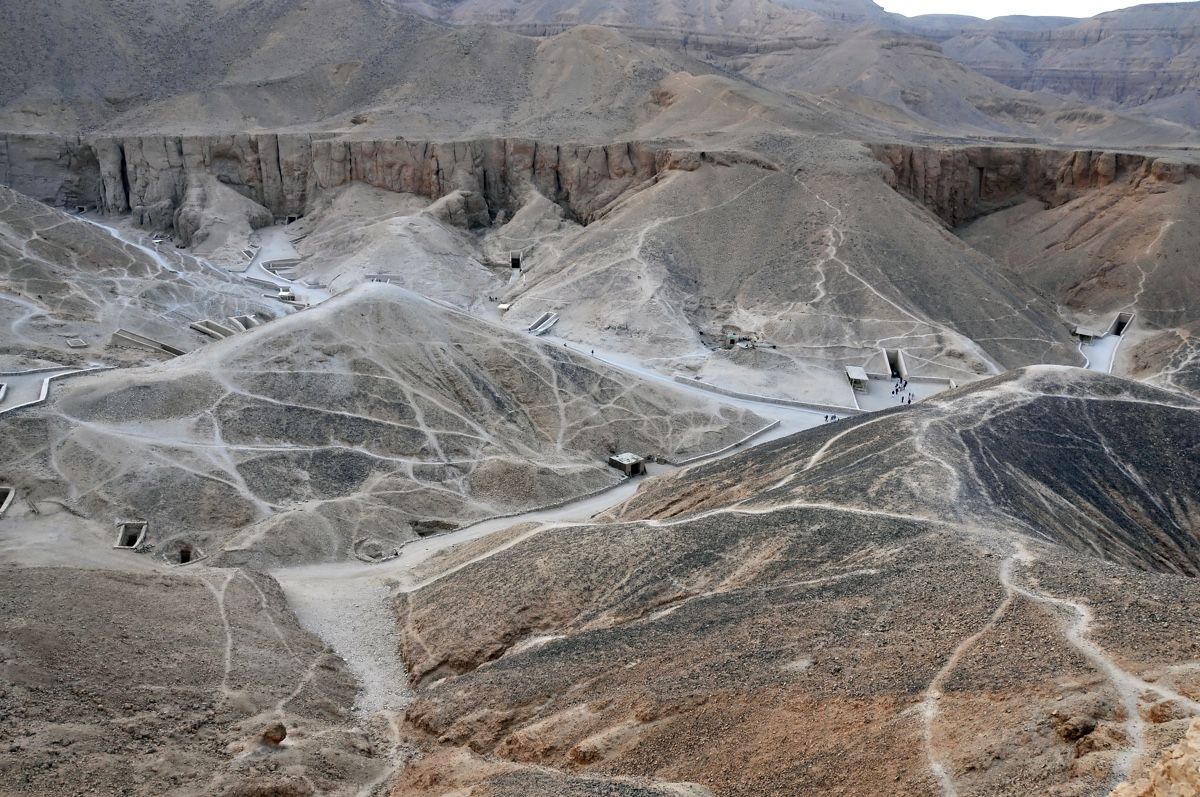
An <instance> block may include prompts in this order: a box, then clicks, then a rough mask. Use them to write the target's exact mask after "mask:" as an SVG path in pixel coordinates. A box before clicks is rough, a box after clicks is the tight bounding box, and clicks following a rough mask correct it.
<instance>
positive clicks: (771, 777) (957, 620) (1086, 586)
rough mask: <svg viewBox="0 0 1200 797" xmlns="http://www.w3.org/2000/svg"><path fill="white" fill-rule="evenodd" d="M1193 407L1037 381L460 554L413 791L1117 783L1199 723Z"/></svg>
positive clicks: (694, 473)
mask: <svg viewBox="0 0 1200 797" xmlns="http://www.w3.org/2000/svg"><path fill="white" fill-rule="evenodd" d="M1196 411H1197V405H1196V404H1194V403H1193V402H1190V401H1187V400H1180V399H1179V398H1177V397H1176V396H1174V395H1171V394H1166V393H1161V392H1157V391H1153V390H1147V389H1143V388H1135V387H1132V386H1130V385H1129V384H1128V383H1125V382H1122V381H1120V380H1116V379H1112V378H1109V377H1099V376H1088V375H1086V374H1085V372H1082V371H1077V370H1069V369H1068V370H1063V369H1043V370H1036V371H1030V372H1026V373H1023V374H1015V375H1012V376H1009V377H1004V378H1001V379H997V380H994V381H992V382H989V383H983V384H981V385H979V386H978V387H976V388H974V389H970V390H967V391H964V392H960V393H959V394H957V395H954V396H947V397H946V398H945V399H944V400H942V401H938V402H935V403H933V404H929V405H927V406H925V407H923V408H922V409H920V410H906V411H895V412H890V413H885V414H881V415H879V416H875V417H872V418H870V419H864V420H860V421H852V422H846V423H842V424H835V425H834V426H832V427H827V428H824V429H822V430H814V431H813V432H810V433H807V434H804V435H799V436H796V437H793V438H789V439H786V440H781V441H778V442H776V443H773V444H770V445H769V446H768V447H766V448H762V449H759V450H756V451H755V452H753V453H752V454H749V455H746V456H742V457H734V458H731V459H729V460H726V461H723V462H721V463H719V464H714V465H708V466H699V467H697V468H695V469H691V470H687V471H684V472H681V473H678V474H673V475H672V476H670V477H668V478H665V479H656V480H654V481H652V482H650V483H648V484H647V485H646V487H645V489H643V490H642V491H641V492H640V493H639V494H638V495H637V496H636V497H635V498H634V499H633V500H632V501H630V502H628V503H627V504H626V505H625V506H623V507H622V508H621V509H620V510H618V511H617V512H615V513H613V515H612V516H611V517H609V518H605V519H603V520H601V521H597V522H593V523H591V524H587V525H582V526H575V527H570V528H560V529H554V528H551V529H546V530H544V531H542V532H541V533H537V534H533V535H526V536H525V537H524V538H522V540H521V541H520V542H519V543H517V544H515V545H508V546H501V547H497V548H495V549H494V550H493V551H491V552H488V551H487V550H486V548H477V549H476V550H475V551H473V552H472V555H473V561H474V562H475V563H474V564H473V565H472V566H470V567H468V568H465V569H463V568H453V567H452V565H453V564H454V561H453V560H448V561H446V562H445V563H443V564H442V565H441V567H442V569H447V568H450V569H449V570H448V572H447V573H446V575H445V576H444V577H442V578H440V579H438V580H435V581H433V583H432V584H430V585H429V586H427V587H426V588H424V589H422V590H420V591H419V592H415V593H411V594H409V595H407V596H405V597H404V598H403V599H402V600H401V601H400V603H399V604H398V615H399V617H400V618H401V622H402V624H403V628H404V634H405V639H404V646H403V651H404V656H405V659H406V661H407V662H408V664H409V666H410V668H411V670H412V673H413V678H414V682H415V685H416V699H415V702H414V703H413V704H412V706H411V707H410V709H409V711H408V719H409V721H410V722H412V723H413V724H415V725H416V726H417V729H418V732H419V735H420V737H419V738H422V739H424V740H425V741H424V742H422V744H423V745H424V746H425V747H426V748H427V750H428V752H427V757H426V758H425V760H424V761H423V762H422V763H420V764H417V765H415V766H413V767H410V768H409V769H408V770H407V771H406V773H405V775H404V777H402V778H401V779H400V781H399V783H398V785H397V787H396V788H394V789H393V794H395V795H418V794H420V795H423V794H436V793H443V792H442V791H440V790H443V789H445V788H462V789H467V788H471V789H478V790H480V791H481V792H482V793H497V794H505V793H509V792H507V791H505V789H506V788H509V786H507V785H506V784H511V783H513V782H514V780H515V779H519V778H525V779H529V778H533V777H535V773H540V774H537V775H536V776H537V777H540V778H543V779H549V780H548V781H547V783H553V784H554V785H555V787H561V788H562V789H564V790H566V791H567V792H568V793H573V792H572V791H571V789H572V788H573V786H572V784H574V783H578V782H579V780H580V779H586V780H589V781H591V782H592V783H593V784H596V783H597V782H599V783H603V784H604V785H603V786H600V785H594V786H593V788H607V789H613V790H619V789H631V790H630V791H629V793H631V794H633V793H647V794H651V793H653V794H657V793H676V794H679V793H685V794H705V793H710V791H711V793H719V794H762V793H764V791H767V792H777V793H800V794H806V793H826V792H829V791H837V792H839V793H843V794H855V795H856V794H863V795H865V794H879V793H885V792H890V793H905V794H914V795H916V794H940V793H945V792H946V791H947V790H952V791H954V792H957V793H959V794H980V795H982V794H991V795H1000V794H1005V795H1008V794H1011V795H1017V794H1031V793H1045V792H1049V793H1057V794H1072V795H1085V794H1096V793H1103V792H1104V791H1105V790H1106V788H1111V787H1112V786H1113V785H1115V783H1116V782H1118V781H1120V780H1121V779H1122V778H1124V777H1125V776H1127V775H1129V774H1131V773H1133V772H1135V771H1141V767H1143V766H1148V765H1150V764H1151V763H1153V761H1154V760H1155V758H1156V757H1157V753H1158V751H1159V750H1160V749H1162V748H1163V747H1164V746H1166V745H1169V744H1172V743H1174V741H1175V740H1177V739H1178V738H1179V737H1180V735H1181V734H1182V733H1183V732H1184V730H1185V729H1186V728H1187V725H1188V719H1187V718H1188V717H1189V716H1192V715H1194V714H1195V713H1196V712H1197V711H1200V703H1198V702H1197V701H1196V694H1197V693H1196V688H1197V684H1196V681H1195V676H1196V673H1195V669H1194V668H1193V667H1191V666H1190V664H1189V662H1190V661H1192V660H1193V659H1194V658H1195V657H1196V655H1197V648H1196V639H1197V638H1198V637H1197V636H1196V631H1197V630H1198V629H1197V628H1196V626H1195V619H1194V617H1195V615H1194V613H1192V612H1191V611H1190V610H1189V607H1190V606H1192V605H1194V604H1195V602H1196V601H1197V600H1198V599H1200V594H1198V593H1197V587H1196V584H1197V582H1196V581H1195V579H1194V578H1188V577H1184V576H1183V574H1191V575H1194V574H1195V573H1196V572H1197V568H1198V566H1200V538H1197V536H1196V534H1195V528H1196V510H1197V508H1196V506H1195V503H1194V500H1193V499H1192V497H1191V496H1192V495H1193V494H1194V491H1195V489H1196V486H1197V485H1196V484H1195V477H1196V473H1197V472H1200V470H1198V469H1197V467H1196V463H1195V462H1193V461H1192V459H1191V457H1192V454H1191V453H1185V452H1191V451H1193V450H1194V446H1192V445H1191V444H1184V445H1182V446H1177V447H1174V450H1175V451H1176V452H1178V453H1179V454H1180V455H1182V457H1183V458H1182V459H1180V458H1179V457H1178V456H1170V457H1166V456H1158V454H1157V452H1161V451H1162V450H1163V441H1164V439H1171V440H1172V441H1173V442H1172V445H1173V446H1174V441H1175V437H1174V435H1175V433H1176V431H1177V430H1178V429H1180V428H1182V427H1185V426H1186V427H1195V422H1194V416H1195V413H1196ZM1142 485H1144V486H1142ZM436 569H437V568H436V567H434V568H433V572H434V573H436ZM530 571H533V572H536V573H537V574H538V577H537V578H536V579H535V580H533V581H530V580H528V579H525V578H523V577H520V576H518V575H517V574H518V573H526V572H530ZM664 576H665V577H664ZM434 577H435V578H436V575H435V576H434ZM465 595H472V596H482V597H483V600H482V601H480V602H472V601H467V600H464V599H463V598H464V596H465ZM447 607H453V608H451V609H449V610H448V609H447ZM918 629H919V630H918ZM685 751H686V752H685ZM435 772H441V773H443V774H442V775H441V777H440V778H437V779H436V780H435V777H436V776H435V775H434V773H435ZM848 773H853V774H852V775H850V776H848ZM526 782H532V781H528V780H527V781H526ZM435 784H436V785H435ZM629 784H640V785H638V786H637V787H638V788H641V789H645V790H646V791H644V792H639V791H637V790H636V789H634V787H633V785H629ZM687 784H697V785H687ZM622 793H624V792H622Z"/></svg>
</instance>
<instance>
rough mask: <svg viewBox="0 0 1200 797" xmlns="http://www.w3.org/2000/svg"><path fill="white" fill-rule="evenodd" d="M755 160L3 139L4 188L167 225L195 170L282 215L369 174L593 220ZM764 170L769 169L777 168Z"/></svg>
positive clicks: (249, 140)
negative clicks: (532, 198) (530, 200)
mask: <svg viewBox="0 0 1200 797" xmlns="http://www.w3.org/2000/svg"><path fill="white" fill-rule="evenodd" d="M740 161H754V162H757V160H756V159H753V158H752V157H750V156H746V155H742V154H739V153H705V152H692V151H676V150H671V149H667V148H664V147H659V146H654V145H648V144H643V143H639V142H627V143H617V144H608V145H603V146H599V145H596V146H591V145H570V144H561V145H560V144H554V143H545V142H539V141H532V140H525V139H512V138H499V139H482V140H474V141H456V142H448V143H440V142H429V141H408V140H404V139H389V140H345V139H337V138H332V137H320V136H317V135H308V134H275V133H263V134H236V135H227V136H194V137H188V136H157V135H156V136H134V137H127V138H94V139H89V138H61V137H51V136H22V135H9V136H6V137H2V138H0V183H4V184H6V185H8V186H10V187H11V188H14V189H16V190H17V191H20V192H21V193H24V194H28V195H30V196H32V197H34V198H35V199H39V200H41V201H44V202H49V203H51V204H55V205H65V206H76V205H85V206H89V207H91V206H95V207H98V208H99V209H101V210H103V211H104V212H106V213H127V212H128V213H132V214H133V216H134V219H135V221H136V222H137V223H138V224H140V225H142V226H145V227H151V228H155V229H168V228H170V227H171V226H172V224H173V221H174V218H175V213H176V211H177V210H178V209H179V207H180V206H181V205H182V203H183V201H184V197H185V196H186V194H187V188H188V176H189V175H191V174H209V175H212V176H214V177H216V178H217V180H219V181H220V182H221V183H223V184H225V185H227V186H229V187H231V188H233V189H234V190H235V191H237V192H238V193H240V194H242V195H243V196H245V197H246V198H248V199H251V200H253V201H254V202H257V203H258V204H260V205H262V206H263V207H266V208H267V209H268V210H270V211H271V212H272V213H273V214H274V215H275V216H276V217H277V218H282V217H287V216H300V215H303V214H304V213H305V212H306V210H307V209H308V207H309V204H310V202H311V201H312V200H313V198H314V197H315V195H316V194H317V193H318V192H319V191H320V190H322V189H326V188H332V187H335V186H339V185H343V184H346V183H349V182H353V181H362V182H366V183H369V184H370V185H373V186H376V187H379V188H384V189H387V190H389V191H397V192H405V193H413V194H418V195H421V196H425V197H428V198H430V199H440V198H441V197H444V196H446V195H448V194H450V193H452V192H455V191H461V192H465V193H467V194H477V195H478V196H479V197H482V199H483V201H484V203H486V206H487V210H488V213H489V215H490V217H491V218H495V217H496V216H497V215H498V214H500V213H502V212H504V213H511V212H512V211H513V210H515V208H516V207H519V206H520V204H521V203H522V201H523V195H524V192H526V191H528V190H530V189H533V190H536V191H538V192H540V193H541V194H543V195H544V196H546V197H548V198H549V199H551V200H553V201H554V202H556V203H558V204H559V205H561V206H562V207H563V208H564V209H565V210H567V212H568V213H569V214H570V215H571V216H572V217H573V218H575V219H576V220H578V221H580V222H583V223H587V222H588V221H591V220H592V219H593V218H595V216H596V214H598V213H599V212H600V211H602V210H603V209H604V208H605V207H606V206H607V205H608V204H609V203H611V202H612V201H613V200H614V199H616V198H617V197H618V196H620V195H621V194H622V193H624V192H625V191H627V190H629V189H630V188H633V187H636V186H637V185H640V184H641V183H644V182H646V181H647V180H652V179H653V178H655V177H656V176H657V175H658V174H660V173H661V172H664V171H668V170H672V169H684V170H691V169H696V168H698V167H699V166H700V164H701V163H704V162H715V163H733V162H740ZM759 165H762V166H765V167H768V168H773V167H771V165H770V164H765V163H760V164H759Z"/></svg>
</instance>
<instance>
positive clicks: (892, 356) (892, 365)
mask: <svg viewBox="0 0 1200 797" xmlns="http://www.w3.org/2000/svg"><path fill="white" fill-rule="evenodd" d="M883 354H884V356H885V357H887V364H888V371H889V372H890V373H891V376H892V378H893V379H907V378H908V367H907V366H906V365H905V364H904V352H902V351H901V350H900V349H884V350H883Z"/></svg>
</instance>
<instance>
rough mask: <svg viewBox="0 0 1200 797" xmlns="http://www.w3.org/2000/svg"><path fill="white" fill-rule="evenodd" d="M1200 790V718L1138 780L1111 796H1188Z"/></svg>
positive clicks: (1123, 784) (1124, 785) (1198, 792)
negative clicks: (1177, 742)
mask: <svg viewBox="0 0 1200 797" xmlns="http://www.w3.org/2000/svg"><path fill="white" fill-rule="evenodd" d="M1189 794H1200V720H1192V725H1191V727H1190V728H1189V729H1188V732H1187V735H1186V736H1184V737H1183V739H1181V740H1180V742H1179V744H1177V745H1175V746H1174V747H1172V748H1169V749H1167V750H1165V751H1163V754H1162V757H1161V758H1159V760H1158V763H1157V764H1155V765H1154V767H1153V768H1152V769H1151V770H1150V771H1149V772H1148V773H1147V774H1146V776H1145V777H1143V778H1139V779H1138V780H1136V781H1131V782H1128V783H1122V784H1121V785H1120V786H1118V787H1117V788H1116V789H1115V790H1114V791H1113V793H1112V794H1111V795H1110V797H1186V796H1187V795H1189Z"/></svg>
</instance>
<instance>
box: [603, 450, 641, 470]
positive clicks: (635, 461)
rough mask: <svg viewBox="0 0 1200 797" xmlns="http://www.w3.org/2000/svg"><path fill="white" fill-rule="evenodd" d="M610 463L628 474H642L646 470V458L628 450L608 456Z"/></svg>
mask: <svg viewBox="0 0 1200 797" xmlns="http://www.w3.org/2000/svg"><path fill="white" fill-rule="evenodd" d="M608 464H609V465H610V466H612V467H614V468H616V469H617V470H619V471H621V472H622V473H624V474H625V475H626V476H641V475H643V474H644V473H645V472H646V458H645V457H639V456H638V455H637V454H631V453H629V452H628V451H626V452H625V453H624V454H613V455H612V456H611V457H609V458H608Z"/></svg>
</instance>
